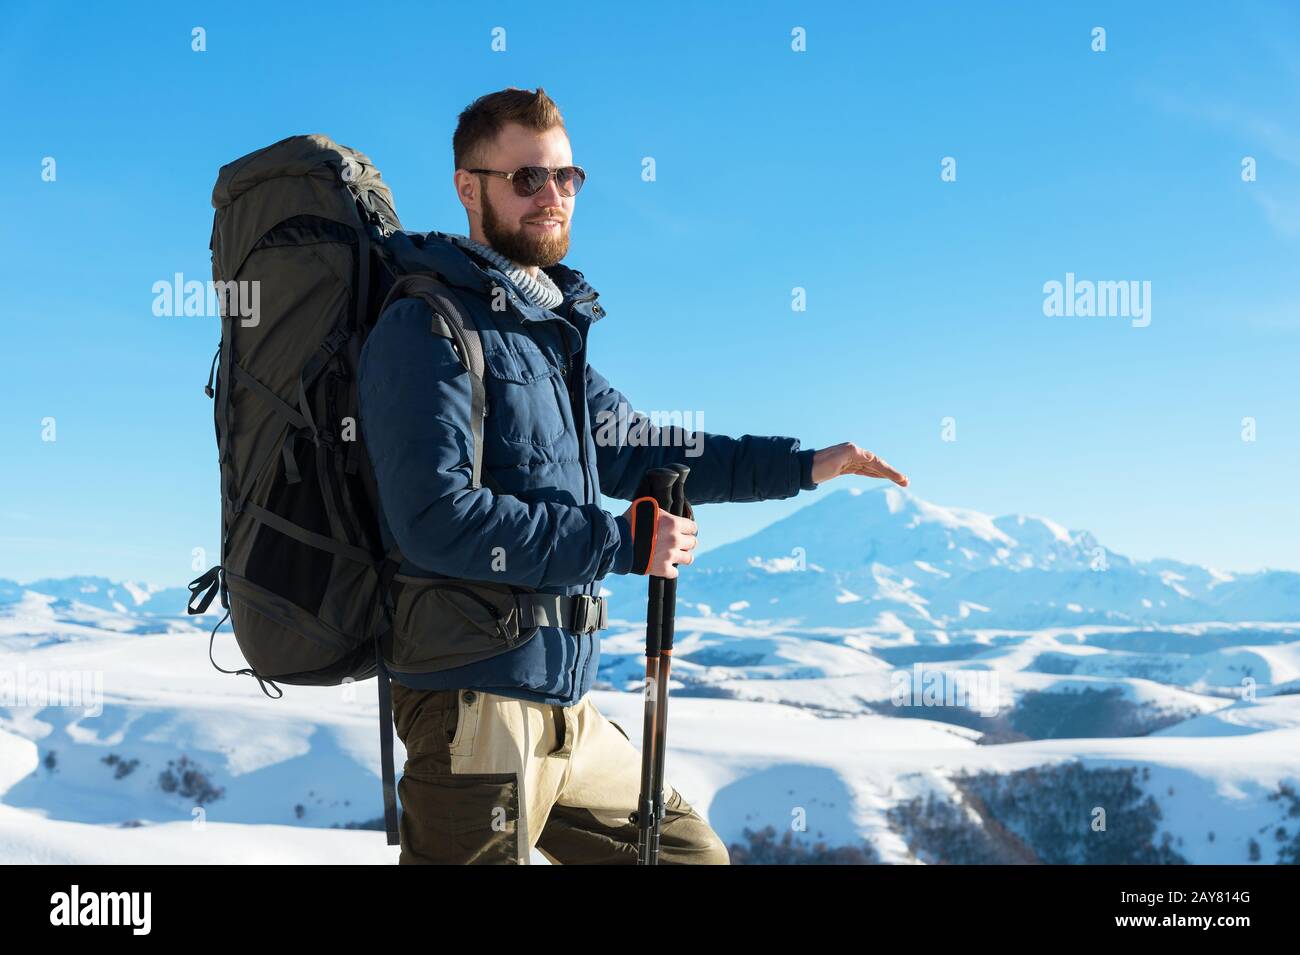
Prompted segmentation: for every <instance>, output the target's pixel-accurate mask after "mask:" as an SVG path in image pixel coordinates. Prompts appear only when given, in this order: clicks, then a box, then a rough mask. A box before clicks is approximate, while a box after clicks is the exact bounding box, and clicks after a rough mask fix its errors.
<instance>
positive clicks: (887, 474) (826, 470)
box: [812, 441, 907, 487]
mask: <svg viewBox="0 0 1300 955" xmlns="http://www.w3.org/2000/svg"><path fill="white" fill-rule="evenodd" d="M841 474H861V475H863V476H864V477H873V478H887V479H889V480H890V481H893V482H894V483H895V484H897V485H898V486H899V487H907V476H906V475H904V474H903V473H902V472H901V471H895V470H894V469H893V468H892V467H890V466H889V463H888V462H886V461H885V460H884V459H883V458H879V457H877V456H876V455H874V454H872V453H871V452H870V451H868V450H866V449H865V448H860V447H858V446H857V445H856V444H854V443H853V442H852V441H846V442H844V443H843V444H837V445H833V446H832V447H829V448H822V449H821V450H820V451H818V452H817V453H816V454H814V455H813V467H812V479H813V483H814V484H821V483H822V482H823V481H829V480H830V479H831V478H835V477H839V476H840V475H841Z"/></svg>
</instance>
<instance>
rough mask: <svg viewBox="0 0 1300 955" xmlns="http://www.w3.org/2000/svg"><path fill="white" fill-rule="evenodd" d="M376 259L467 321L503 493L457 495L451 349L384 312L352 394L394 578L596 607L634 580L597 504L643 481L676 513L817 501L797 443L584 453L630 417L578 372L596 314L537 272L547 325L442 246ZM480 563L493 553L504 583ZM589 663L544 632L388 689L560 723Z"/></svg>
mask: <svg viewBox="0 0 1300 955" xmlns="http://www.w3.org/2000/svg"><path fill="white" fill-rule="evenodd" d="M390 248H395V249H396V251H397V254H398V256H399V258H401V259H405V260H406V261H405V263H404V264H405V265H406V266H407V267H408V268H409V267H413V266H415V267H418V266H420V265H422V266H423V267H424V268H426V269H432V270H435V271H437V272H439V273H440V274H441V275H442V277H443V280H444V281H445V282H447V284H449V285H451V286H453V287H454V289H455V291H456V292H457V294H458V297H459V299H460V301H461V302H462V303H463V306H464V307H465V308H467V309H469V310H471V311H472V317H473V319H474V321H475V323H476V324H477V326H478V329H479V334H480V336H481V338H482V342H483V352H484V362H485V365H486V381H485V385H486V392H487V418H486V420H485V422H484V428H483V445H484V447H483V470H484V472H485V474H486V475H487V476H488V477H490V478H491V479H493V480H494V482H495V485H496V486H497V487H498V488H499V489H500V491H501V493H499V494H497V493H493V492H492V491H490V490H489V489H488V488H486V487H483V488H478V489H475V490H473V491H470V490H468V488H469V483H470V462H471V460H472V449H471V448H470V442H471V440H472V438H471V431H470V427H469V413H470V381H469V374H468V373H467V372H466V371H465V369H464V367H463V366H462V365H461V363H460V360H459V359H458V358H457V356H456V354H455V352H454V351H453V350H452V347H451V344H450V342H449V340H448V339H446V338H444V337H442V336H440V335H437V334H434V333H433V332H432V330H431V322H432V316H431V314H430V312H429V308H428V306H427V305H425V304H424V303H423V302H422V301H419V300H416V299H404V300H402V301H399V302H395V303H394V304H393V305H391V306H390V307H389V308H388V309H387V310H386V311H385V312H384V314H383V315H381V316H380V318H379V321H378V323H377V326H376V328H375V330H374V331H373V332H372V333H371V335H370V337H369V339H368V340H367V342H366V346H365V348H364V350H363V351H362V354H361V362H360V367H359V378H358V390H359V401H360V408H361V428H362V433H363V437H364V439H365V444H366V448H367V450H368V452H369V454H370V459H371V463H372V464H373V466H374V471H375V476H376V480H377V482H378V487H379V503H380V511H381V513H380V519H381V532H382V534H383V537H384V540H383V543H384V546H385V548H386V549H390V548H391V547H392V546H393V544H394V543H396V544H398V545H400V547H401V548H402V552H403V555H404V556H405V558H406V560H405V562H404V563H403V565H402V568H401V570H400V573H403V574H409V575H412V576H435V575H441V576H448V577H461V578H467V579H471V580H491V581H495V582H498V583H509V584H515V585H521V586H525V587H531V588H534V589H536V590H539V591H542V592H545V593H556V594H578V593H589V594H597V593H599V587H598V582H599V581H600V580H601V579H602V578H603V577H605V576H606V575H608V574H611V573H613V574H626V573H628V572H629V571H630V570H631V565H632V537H631V529H630V528H629V527H628V524H627V521H626V520H624V519H623V517H622V516H621V515H619V516H615V515H614V514H611V513H609V512H608V511H605V510H603V509H602V508H601V503H600V494H599V493H598V492H604V493H605V494H606V495H608V496H609V497H612V498H618V499H622V500H628V501H630V500H631V499H632V498H633V496H634V494H635V492H636V489H637V485H638V484H639V483H640V480H641V477H642V475H644V473H645V471H646V470H647V469H648V468H653V467H659V466H662V465H665V464H669V463H672V462H675V461H681V462H684V463H686V464H688V465H689V466H690V468H691V475H690V479H689V491H688V496H689V498H690V500H691V502H692V504H704V503H710V502H720V501H761V500H770V499H773V498H786V497H791V496H793V495H795V494H797V493H798V492H799V490H800V489H801V488H803V489H811V488H813V487H815V486H816V485H814V484H813V483H812V480H811V472H812V455H813V451H812V450H806V451H801V450H800V448H799V441H798V440H797V439H795V438H781V437H755V436H752V435H744V436H743V437H740V438H730V437H726V436H723V435H713V434H704V435H703V437H702V441H703V451H702V453H699V454H698V455H695V456H690V457H688V456H687V454H686V451H687V447H686V446H684V443H683V442H681V441H678V442H676V443H675V445H674V446H664V445H665V444H667V443H668V442H666V441H664V440H663V439H662V438H655V439H651V440H650V441H646V442H642V443H640V444H635V445H632V444H625V445H623V446H614V445H612V444H610V443H609V442H605V441H602V442H601V443H600V444H598V443H597V442H596V440H595V438H594V436H593V425H592V423H593V422H596V423H597V430H600V428H599V422H601V421H602V420H606V419H605V417H604V416H603V415H602V414H601V412H609V413H613V414H618V409H619V405H620V403H622V404H623V405H624V408H625V412H624V413H628V411H627V409H628V408H630V403H629V402H628V400H627V399H626V398H625V397H624V396H623V395H622V394H620V393H619V392H618V391H617V390H616V389H615V388H614V387H613V386H611V385H610V383H609V382H608V381H606V380H605V378H604V377H602V376H601V374H600V373H599V372H598V371H596V369H594V368H593V367H591V366H590V365H589V364H588V363H587V337H588V331H589V329H590V328H591V326H592V324H593V323H594V322H596V321H598V320H599V319H600V318H601V317H602V316H603V315H604V310H603V309H602V308H601V306H600V305H599V304H598V303H597V302H596V298H597V293H596V291H595V290H594V289H593V288H592V287H591V286H590V285H588V284H587V282H586V281H585V280H584V279H583V276H582V273H581V272H577V271H575V270H573V269H569V268H567V267H565V266H563V265H555V266H552V267H550V268H547V269H546V270H545V271H546V273H547V275H549V276H550V277H551V279H552V280H554V281H555V283H556V285H557V286H559V288H560V289H561V291H563V292H564V302H563V303H562V304H561V305H559V306H557V307H556V308H555V309H554V310H551V311H547V310H543V309H539V308H535V307H533V306H531V305H529V304H528V303H527V301H526V300H525V299H524V298H523V296H522V295H521V294H520V293H519V290H518V289H517V288H516V287H515V286H514V284H513V283H512V282H511V281H510V280H509V279H508V278H507V277H506V275H505V274H504V273H503V272H501V271H500V270H499V269H497V268H495V267H493V266H492V265H491V264H490V263H487V262H486V261H484V260H481V259H478V258H477V257H473V256H471V255H469V254H467V253H466V252H464V251H463V250H462V249H460V248H459V247H458V246H456V245H454V244H452V243H451V242H450V241H449V240H448V239H447V237H446V236H445V235H444V234H443V233H438V232H430V233H427V234H420V233H405V234H399V235H398V236H397V237H396V239H395V242H394V244H393V245H391V246H390ZM497 288H500V289H502V290H503V293H504V296H505V298H504V299H503V298H502V293H497V295H496V298H497V301H508V303H509V307H508V308H506V309H505V310H502V311H493V309H492V307H491V304H492V301H493V293H494V290H495V289H497ZM576 383H581V386H580V387H579V386H578V385H577V384H576ZM575 399H576V400H575ZM608 430H609V429H608V428H607V429H605V431H608ZM692 445H693V446H694V447H695V448H696V450H698V445H696V444H695V442H694V441H693V442H692ZM494 553H495V554H497V555H500V554H501V553H504V555H505V568H504V569H501V568H500V561H499V560H498V561H497V562H496V564H494V563H493V558H494ZM637 609H638V608H631V607H629V608H626V611H627V612H628V613H629V614H630V613H632V612H634V611H635V610H637ZM611 612H612V614H614V615H616V614H617V608H611ZM599 658H600V640H599V635H598V633H574V632H572V631H569V630H565V629H561V628H558V627H543V628H542V629H541V630H540V631H539V632H538V633H537V635H536V636H534V637H533V638H532V639H531V640H528V641H527V642H526V643H524V644H522V645H521V646H519V647H517V648H515V649H514V650H511V651H508V652H506V653H503V654H499V655H497V656H494V657H491V658H489V659H487V660H482V661H479V662H478V663H473V664H470V665H468V666H461V667H457V668H455V669H451V670H444V671H441V672H437V673H428V674H420V675H411V674H406V673H403V674H401V675H400V676H399V677H398V678H399V679H400V680H401V681H402V682H403V683H405V684H407V685H410V686H415V687H419V688H424V689H451V688H458V689H459V688H466V689H469V688H477V689H482V690H486V691H490V692H493V693H499V694H501V695H504V696H512V697H518V698H522V699H527V700H533V701H536V702H541V703H559V704H561V705H565V706H568V705H572V704H574V703H577V702H578V701H579V700H581V699H582V697H583V695H584V694H585V693H586V692H587V690H588V689H589V688H590V686H591V682H592V680H593V678H594V677H595V674H596V672H597V669H598V664H599Z"/></svg>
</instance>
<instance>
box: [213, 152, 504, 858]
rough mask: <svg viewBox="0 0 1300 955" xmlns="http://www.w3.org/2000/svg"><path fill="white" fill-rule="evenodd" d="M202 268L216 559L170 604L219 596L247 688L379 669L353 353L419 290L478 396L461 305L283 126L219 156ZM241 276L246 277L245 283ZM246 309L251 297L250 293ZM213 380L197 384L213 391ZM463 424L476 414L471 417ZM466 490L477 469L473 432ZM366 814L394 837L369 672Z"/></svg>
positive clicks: (387, 567)
mask: <svg viewBox="0 0 1300 955" xmlns="http://www.w3.org/2000/svg"><path fill="white" fill-rule="evenodd" d="M212 205H213V207H214V208H215V209H216V214H215V217H214V221H213V228H212V240H211V246H210V248H211V250H212V277H213V281H214V283H217V284H216V289H217V290H218V292H219V293H220V296H221V301H222V305H223V307H222V310H221V311H222V316H221V340H220V343H219V345H218V347H217V353H216V355H215V356H214V357H213V361H212V367H211V368H210V369H209V373H208V383H207V385H206V387H205V389H204V390H205V392H206V393H207V395H208V397H210V398H213V399H214V407H213V417H214V420H215V424H216V439H217V449H218V460H219V463H220V468H221V560H220V563H219V564H217V565H216V566H214V567H212V568H211V569H209V570H208V571H206V572H205V573H204V574H202V575H201V576H199V577H198V578H197V579H195V580H194V581H192V582H191V583H190V585H189V587H190V592H191V599H190V603H189V607H188V611H189V613H191V614H201V613H204V612H206V611H207V609H208V607H209V605H210V604H211V603H212V600H213V598H214V596H215V595H216V594H217V593H218V592H219V593H220V595H221V605H222V607H223V608H225V610H226V617H229V618H230V621H231V626H232V627H233V629H234V633H235V639H236V641H237V642H238V644H239V648H240V650H241V651H242V652H243V655H244V657H245V659H246V660H247V662H248V666H247V667H246V668H243V669H238V670H225V669H224V668H222V667H220V666H217V663H216V660H215V659H212V640H213V639H215V637H216V633H217V630H218V629H219V628H220V627H221V624H222V623H224V622H225V619H226V617H223V618H222V620H221V622H219V623H218V624H217V626H216V627H214V628H213V631H212V639H210V640H209V644H208V653H209V658H210V659H212V664H213V666H216V667H217V669H219V670H222V672H225V673H240V674H248V675H251V676H253V677H255V678H256V679H257V681H258V684H259V685H260V686H261V687H262V690H263V692H265V693H266V694H267V695H268V696H271V695H272V694H271V693H270V691H268V690H267V684H270V685H271V686H272V687H273V688H274V689H275V690H276V698H278V696H280V695H283V691H282V690H280V688H279V687H278V686H277V685H276V683H277V681H278V682H279V683H288V684H298V685H316V686H332V685H337V684H340V683H343V682H345V681H347V680H363V679H367V678H369V677H371V676H374V675H376V673H381V674H382V673H383V667H384V659H383V653H382V650H381V647H380V643H381V638H382V637H383V635H384V634H385V633H386V631H387V630H388V629H390V628H391V614H392V606H391V601H390V599H389V584H390V581H391V578H392V576H393V575H394V574H395V572H396V570H397V568H398V566H399V565H400V562H401V554H400V552H398V551H396V550H394V551H392V552H390V553H387V554H385V553H384V552H383V547H382V543H381V539H380V533H379V524H378V513H379V509H378V493H377V490H376V486H375V478H374V474H373V471H372V469H371V467H370V459H369V456H368V455H367V454H366V452H365V448H364V445H363V444H362V440H361V429H360V426H359V423H358V422H359V416H358V406H357V365H358V362H359V358H360V354H361V348H362V346H363V345H364V344H365V340H366V336H367V335H368V334H369V332H370V330H371V329H372V328H373V327H374V325H375V322H376V321H377V319H378V316H379V315H380V314H381V313H382V311H383V309H384V308H385V307H387V305H388V303H389V302H391V301H393V300H395V299H397V298H400V297H405V296H416V297H420V298H423V299H425V300H426V301H427V302H429V304H430V305H431V306H436V313H437V314H439V315H441V316H443V317H444V319H446V320H447V321H445V322H444V323H443V328H444V329H445V330H444V331H443V332H442V334H447V335H448V337H451V338H452V339H453V341H455V343H456V344H457V346H458V347H457V352H458V354H459V355H460V356H461V360H462V362H464V364H465V366H466V368H467V369H468V370H469V371H470V373H471V383H472V386H473V392H474V396H475V399H476V400H478V401H479V402H481V401H482V393H483V355H482V346H481V344H480V341H479V337H478V332H477V330H476V329H475V327H474V325H473V323H472V320H471V319H470V317H469V312H468V310H466V309H464V308H462V307H460V305H459V303H458V302H457V301H456V298H455V295H454V293H453V292H452V291H451V289H450V288H448V287H447V286H446V285H444V284H442V283H440V282H439V281H438V277H437V276H436V275H432V274H408V275H403V274H401V273H402V266H400V265H399V264H398V260H399V257H398V256H396V255H393V254H390V248H389V247H390V243H393V242H395V241H396V239H398V238H400V237H401V233H400V232H399V230H400V229H401V223H400V222H399V220H398V218H397V213H396V212H395V211H394V209H393V199H392V194H391V193H390V191H389V189H388V187H387V186H386V185H384V183H383V181H382V180H381V179H380V176H379V171H378V170H377V169H376V168H375V167H374V165H373V164H372V163H371V162H370V160H369V158H367V157H366V156H365V155H363V154H362V153H360V152H357V151H356V150H353V149H349V148H347V147H345V146H340V145H338V144H336V143H334V142H333V141H331V140H330V139H329V138H327V137H325V136H319V135H313V136H293V137H290V138H288V139H284V140H281V141H280V142H278V143H275V144H274V145H271V146H268V147H266V148H265V149H260V150H258V151H257V152H254V153H250V154H249V155H247V156H244V157H243V158H242V159H237V160H235V161H234V162H232V163H230V164H228V165H226V166H223V167H222V168H221V171H220V174H219V175H218V177H217V183H216V186H215V188H214V189H213V192H212ZM251 283H256V284H255V285H254V284H251ZM254 305H255V306H256V308H254V307H253V306H254ZM214 376H215V382H216V384H215V388H214V386H213V382H214ZM472 420H473V421H474V422H475V425H476V430H477V428H481V416H472ZM474 438H475V440H474V447H475V450H476V460H475V461H474V462H473V475H472V483H473V486H477V485H478V483H479V481H480V480H481V459H479V457H478V451H479V449H480V448H481V446H482V440H481V434H475V435H474ZM379 691H380V692H379V697H380V699H379V705H380V719H381V734H380V740H381V752H382V759H383V790H384V816H385V823H386V828H387V831H388V842H389V844H390V845H396V844H398V839H397V815H396V796H395V792H394V786H393V768H392V722H391V720H392V708H391V698H390V695H389V685H388V680H387V679H386V678H381V679H380V680H379Z"/></svg>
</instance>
